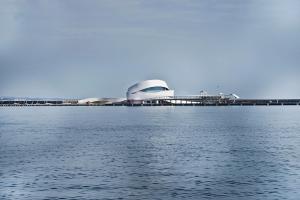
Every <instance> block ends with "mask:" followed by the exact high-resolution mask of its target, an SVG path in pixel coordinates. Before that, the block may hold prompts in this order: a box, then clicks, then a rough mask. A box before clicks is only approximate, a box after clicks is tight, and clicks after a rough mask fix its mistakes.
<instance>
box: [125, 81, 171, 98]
mask: <svg viewBox="0 0 300 200" xmlns="http://www.w3.org/2000/svg"><path fill="white" fill-rule="evenodd" d="M126 96H127V100H128V101H141V100H147V99H157V98H172V97H174V90H170V88H169V87H168V85H167V83H166V82H165V81H163V80H146V81H141V82H139V83H136V84H134V85H133V86H131V87H129V88H128V90H127V93H126Z"/></svg>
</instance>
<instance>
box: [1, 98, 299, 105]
mask: <svg viewBox="0 0 300 200" xmlns="http://www.w3.org/2000/svg"><path fill="white" fill-rule="evenodd" d="M299 105H300V99H230V98H222V97H219V96H208V97H201V96H181V97H180V96H179V97H173V98H164V99H162V98H158V99H149V100H143V101H122V102H114V103H110V102H106V103H87V104H79V103H78V100H58V101H56V100H55V101H54V100H38V101H31V100H0V106H2V107H3V106H299Z"/></svg>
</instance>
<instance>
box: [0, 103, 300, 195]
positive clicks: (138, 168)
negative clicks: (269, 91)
mask: <svg viewBox="0 0 300 200" xmlns="http://www.w3.org/2000/svg"><path fill="white" fill-rule="evenodd" d="M299 198H300V107H297V106H295V107H5V108H4V107H2V108H0V199H1V200H8V199H9V200H10V199H12V200H23V199H24V200H25V199H26V200H27V199H28V200H35V199H80V200H85V199H163V200H165V199H228V200H232V199H245V200H249V199H263V200H269V199H270V200H271V199H272V200H274V199H280V200H282V199H295V200H296V199H297V200H298V199H299Z"/></svg>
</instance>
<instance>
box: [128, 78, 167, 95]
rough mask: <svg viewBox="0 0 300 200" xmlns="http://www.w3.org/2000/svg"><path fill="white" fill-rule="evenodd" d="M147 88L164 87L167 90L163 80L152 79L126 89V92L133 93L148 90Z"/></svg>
mask: <svg viewBox="0 0 300 200" xmlns="http://www.w3.org/2000/svg"><path fill="white" fill-rule="evenodd" d="M149 87H164V88H167V89H169V87H168V85H167V83H166V82H165V81H163V80H158V79H153V80H145V81H141V82H139V83H136V84H134V85H133V86H131V87H130V88H128V92H130V93H134V92H138V91H140V90H143V89H146V88H149Z"/></svg>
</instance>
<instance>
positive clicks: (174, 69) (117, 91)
mask: <svg viewBox="0 0 300 200" xmlns="http://www.w3.org/2000/svg"><path fill="white" fill-rule="evenodd" d="M144 79H164V80H166V81H167V82H168V84H169V86H170V87H171V88H174V89H175V93H176V94H177V95H185V94H197V93H199V91H200V90H207V91H208V92H209V93H218V92H224V93H237V94H239V95H240V96H241V97H245V98H247V97H248V98H249V97H253V98H254V97H260V98H263V97H289V98H293V97H300V1H298V0H294V1H293V0H284V1H283V0H248V1H244V0H151V1H149V0H48V1H47V0H1V1H0V96H30V97H65V98H71V97H73V98H77V97H80V98H81V97H82V98H83V97H107V96H112V97H122V96H124V95H125V92H126V89H127V88H128V87H129V86H130V85H131V84H133V83H135V82H137V81H140V80H144Z"/></svg>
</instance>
